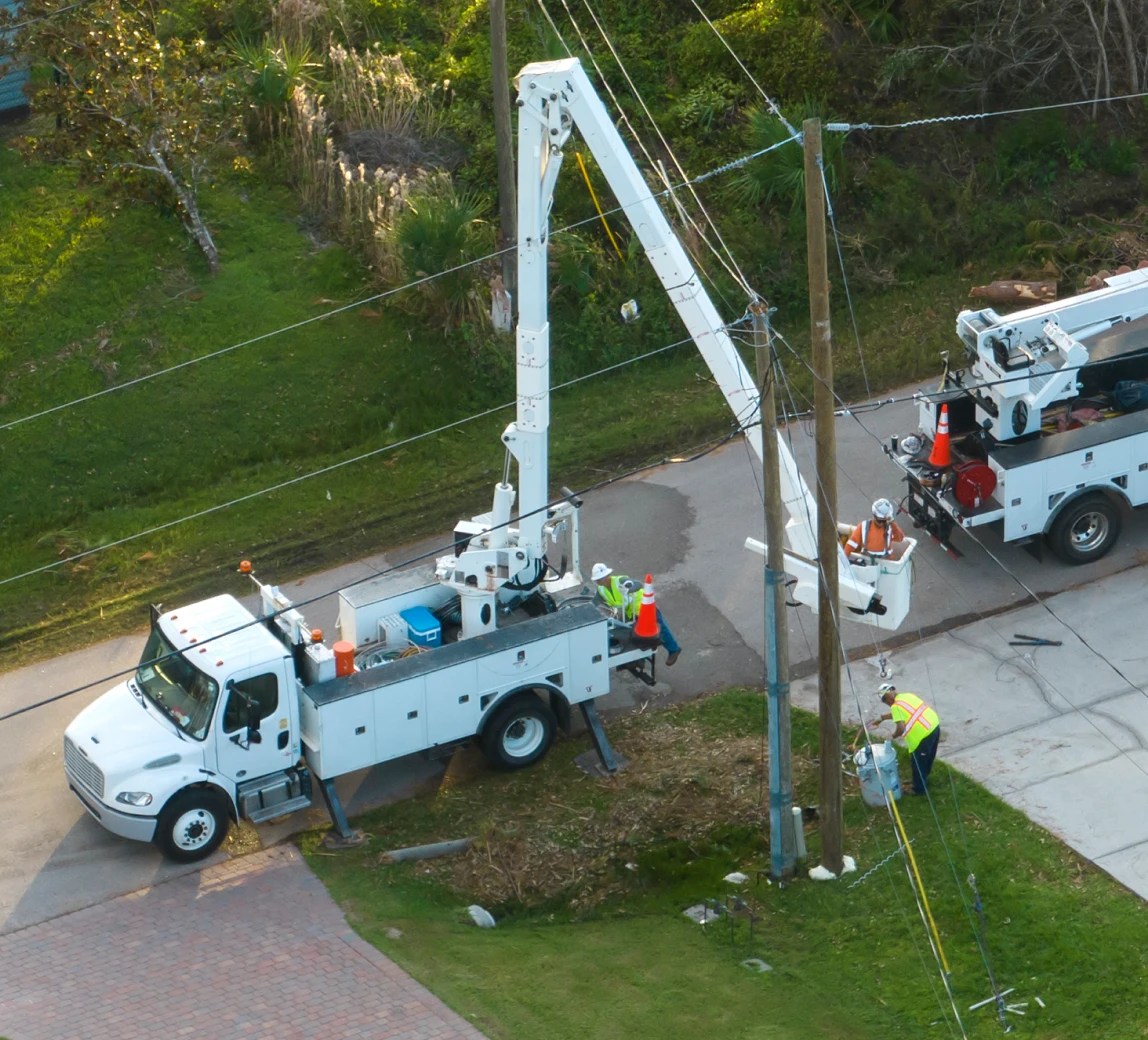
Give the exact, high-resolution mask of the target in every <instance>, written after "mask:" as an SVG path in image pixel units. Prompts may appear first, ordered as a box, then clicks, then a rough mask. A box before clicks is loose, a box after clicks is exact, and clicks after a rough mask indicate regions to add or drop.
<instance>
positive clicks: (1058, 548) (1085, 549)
mask: <svg viewBox="0 0 1148 1040" xmlns="http://www.w3.org/2000/svg"><path fill="white" fill-rule="evenodd" d="M1122 523H1123V519H1122V517H1121V515H1120V508H1119V506H1117V505H1116V503H1115V502H1113V501H1112V500H1111V499H1110V498H1107V497H1106V496H1104V495H1087V496H1085V497H1084V498H1078V499H1077V500H1076V501H1075V502H1070V503H1069V504H1068V505H1067V506H1065V507H1064V509H1063V510H1061V512H1060V515H1059V516H1057V518H1056V520H1055V521H1054V522H1053V525H1052V527H1051V529H1050V530H1049V532H1048V544H1049V547H1050V548H1051V549H1052V551H1053V552H1054V553H1056V555H1057V556H1059V557H1060V558H1061V559H1062V560H1064V561H1065V562H1066V563H1091V562H1092V561H1093V560H1099V559H1100V558H1101V557H1102V556H1104V555H1105V554H1107V553H1108V551H1109V550H1110V549H1111V548H1112V547H1113V546H1114V545H1115V544H1116V540H1117V539H1118V538H1119V537H1120V528H1121V526H1122Z"/></svg>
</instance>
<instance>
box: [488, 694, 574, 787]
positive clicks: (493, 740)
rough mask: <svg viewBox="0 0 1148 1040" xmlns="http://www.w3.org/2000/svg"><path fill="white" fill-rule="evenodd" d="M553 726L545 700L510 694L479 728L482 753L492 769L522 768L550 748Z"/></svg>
mask: <svg viewBox="0 0 1148 1040" xmlns="http://www.w3.org/2000/svg"><path fill="white" fill-rule="evenodd" d="M557 728H558V722H557V720H556V719H555V718H554V712H553V711H551V710H550V705H548V704H547V703H546V702H545V701H543V700H541V699H539V698H538V697H536V696H535V695H534V694H524V695H519V696H515V697H511V698H510V700H508V701H506V702H505V703H504V704H502V705H501V706H499V707H498V708H496V709H495V712H494V714H493V715H492V716H491V717H490V721H489V722H488V723H487V724H486V726H485V727H484V728H483V731H482V750H483V754H485V755H486V757H487V759H488V760H489V761H490V764H491V765H492V766H494V767H495V768H496V769H525V768H526V767H527V766H530V765H533V764H534V763H535V762H537V761H538V760H539V759H540V758H542V756H543V755H545V754H546V752H547V751H549V750H550V745H551V744H553V743H554V733H555V730H556V729H557Z"/></svg>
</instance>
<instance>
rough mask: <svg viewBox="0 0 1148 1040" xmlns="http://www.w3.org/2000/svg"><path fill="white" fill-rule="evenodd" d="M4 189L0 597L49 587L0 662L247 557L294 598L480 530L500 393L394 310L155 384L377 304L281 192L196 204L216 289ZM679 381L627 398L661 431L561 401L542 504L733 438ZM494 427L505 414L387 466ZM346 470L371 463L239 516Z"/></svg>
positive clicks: (11, 602)
mask: <svg viewBox="0 0 1148 1040" xmlns="http://www.w3.org/2000/svg"><path fill="white" fill-rule="evenodd" d="M0 183H2V184H3V185H4V191H3V192H0V257H4V260H3V261H0V374H2V376H3V389H2V391H0V424H4V423H16V425H14V426H11V427H9V428H7V429H4V430H0V435H2V436H3V438H4V457H5V461H6V465H5V477H6V488H5V496H4V502H3V504H2V505H0V520H2V521H3V525H4V530H5V539H4V541H3V543H2V544H0V576H2V577H4V578H12V577H15V576H19V575H23V574H25V573H26V572H29V571H37V570H39V569H41V568H45V567H51V568H52V569H50V570H47V571H46V572H43V573H38V574H34V575H32V576H29V577H25V578H20V579H19V580H15V581H6V582H4V583H3V584H0V613H2V615H3V616H4V618H5V622H6V624H5V626H4V631H3V633H2V634H0V660H3V661H5V662H6V663H14V662H15V661H17V660H21V659H26V658H28V657H31V656H42V655H44V654H48V653H52V652H55V651H57V650H59V649H61V648H66V647H71V646H74V645H77V644H80V643H85V642H91V641H93V640H95V639H98V638H104V637H106V636H107V635H109V634H111V633H113V632H116V631H120V630H123V629H124V628H125V627H132V626H135V625H138V624H139V623H140V621H141V620H142V619H143V618H144V617H145V616H146V615H145V610H144V607H145V606H146V603H147V602H148V601H154V600H160V599H168V600H169V601H170V600H173V599H186V598H191V597H193V596H196V595H199V594H201V593H203V592H205V591H206V590H207V589H209V588H213V587H214V588H218V587H220V586H221V585H226V579H227V575H229V574H232V573H233V571H234V567H235V563H236V561H237V560H238V559H240V558H241V557H243V556H253V557H255V559H256V562H257V563H258V564H259V565H260V568H261V571H262V573H263V574H265V575H267V576H269V577H271V576H274V577H275V579H277V580H286V579H287V578H288V577H289V576H290V575H291V574H292V573H294V574H298V573H299V572H300V571H303V572H309V571H312V570H315V569H318V568H320V567H322V566H323V565H326V564H332V563H336V562H343V561H345V560H346V559H348V558H352V557H353V556H354V555H355V554H356V553H365V552H370V551H378V550H379V549H380V548H383V547H392V548H393V547H394V546H395V545H396V544H402V543H403V542H405V541H409V540H413V539H415V538H417V537H421V536H423V535H425V534H427V533H433V532H436V531H441V532H443V533H444V536H445V533H446V532H448V531H449V530H450V529H451V527H453V523H454V521H455V520H456V519H457V518H458V517H459V516H462V515H470V514H472V513H474V512H477V511H481V510H484V509H486V508H489V494H490V491H489V488H490V486H491V485H492V484H494V483H495V482H496V481H497V480H498V479H500V477H501V464H502V454H503V452H502V449H501V445H500V443H499V436H500V433H501V431H502V428H503V427H504V426H505V425H506V423H507V422H508V421H509V420H510V419H511V418H512V417H513V407H512V404H513V400H514V389H513V376H512V373H511V372H510V370H509V369H506V370H505V371H504V372H503V375H502V376H501V377H500V378H490V379H483V378H481V373H480V374H479V376H477V377H476V373H475V371H474V365H475V362H474V361H473V360H472V359H471V357H470V356H469V354H468V348H467V346H466V345H465V344H462V343H455V342H452V341H451V340H450V339H449V338H448V337H444V336H443V335H441V334H440V333H438V332H437V331H434V330H433V329H428V328H423V327H419V326H418V325H416V324H413V323H412V322H411V321H410V320H409V319H407V318H406V317H405V315H403V314H402V313H401V312H399V311H398V310H397V309H396V308H395V307H394V306H393V304H391V303H388V302H387V301H383V302H377V303H374V304H371V305H370V306H367V307H361V308H356V309H353V310H350V311H348V312H345V313H343V314H339V315H336V316H334V317H331V318H327V319H325V320H321V321H315V322H311V323H310V324H306V325H304V326H303V327H301V328H297V329H295V330H294V331H290V332H285V333H282V334H279V335H275V336H272V337H270V338H266V339H261V340H258V341H256V342H253V343H250V344H248V345H246V346H242V347H239V348H238V349H234V350H230V351H227V352H226V353H224V354H223V355H222V356H220V357H217V358H214V359H212V360H209V361H205V362H202V363H198V364H193V365H190V366H189V367H187V368H184V369H181V370H179V371H176V372H174V373H171V374H167V375H164V376H161V377H159V378H156V379H154V380H147V379H146V377H147V376H148V375H150V374H152V373H155V372H158V371H160V370H161V369H164V368H168V367H171V366H173V365H179V364H181V363H184V362H187V361H190V360H192V359H194V358H196V357H199V356H201V355H204V354H208V353H211V352H215V351H220V350H225V349H226V348H229V347H232V346H233V345H235V344H240V343H243V342H245V341H247V340H250V339H253V338H257V337H260V336H263V335H265V334H267V333H271V332H274V331H275V330H278V329H282V328H286V327H288V326H292V325H296V324H298V323H301V322H307V321H308V320H309V319H313V318H315V317H317V316H320V315H323V314H325V313H326V312H328V311H331V310H333V309H335V308H337V307H339V306H342V305H344V304H348V303H352V302H354V301H356V300H360V299H362V298H363V297H364V296H366V295H369V291H368V289H367V284H366V279H365V277H364V272H362V271H361V269H360V268H359V267H358V265H357V264H356V263H355V262H354V261H353V260H352V259H351V258H350V257H349V256H348V255H347V254H346V253H345V252H344V251H343V250H342V249H340V248H339V247H337V246H335V245H331V244H326V243H317V242H316V241H315V239H314V236H313V235H311V234H309V233H308V231H307V229H306V228H305V227H304V226H303V225H302V223H301V221H300V220H298V219H296V218H295V217H294V216H293V213H294V207H293V203H292V201H291V199H290V198H289V197H288V196H287V195H286V193H285V192H283V191H282V190H281V189H279V188H277V187H276V186H275V185H273V184H271V185H268V184H266V183H264V182H263V180H262V179H260V178H259V177H256V176H249V177H242V176H240V175H238V174H237V175H236V178H235V179H234V180H232V181H230V182H227V183H224V184H222V185H220V186H218V187H217V188H215V189H213V190H211V191H210V192H208V193H207V194H206V195H205V197H204V199H203V202H204V209H205V212H206V213H207V214H208V215H209V220H210V222H211V226H212V228H213V231H214V233H215V236H216V238H217V240H218V243H219V245H220V249H221V251H222V254H223V259H224V265H223V271H222V272H221V273H220V274H219V275H218V276H217V277H215V278H211V277H209V276H208V275H207V274H206V271H205V269H204V266H203V264H202V263H201V262H200V261H199V259H198V257H197V256H196V255H195V254H194V252H193V251H192V250H191V249H190V248H189V247H188V244H187V242H186V240H185V238H184V236H183V233H182V231H181V229H180V228H179V226H178V223H177V222H176V221H175V220H174V219H172V218H170V217H168V216H165V215H163V214H160V213H156V212H154V211H152V210H150V209H148V208H146V207H143V206H139V205H134V204H129V203H126V202H125V203H122V204H112V203H111V202H110V201H109V199H108V197H107V196H106V195H104V194H101V193H100V192H98V191H97V190H95V189H92V188H89V187H87V186H85V185H82V184H78V183H77V182H76V179H75V177H74V175H73V173H72V172H71V171H70V170H68V169H66V168H63V167H52V168H49V167H45V166H37V165H25V164H24V163H23V161H22V160H21V159H20V158H19V157H18V156H17V155H16V153H14V152H12V151H9V150H4V149H0ZM506 349H507V350H508V351H509V350H510V349H511V347H510V345H509V341H508V343H507V347H506ZM691 355H692V351H691V352H687V351H683V352H682V357H681V358H680V359H679V360H678V361H677V362H676V363H672V364H669V365H661V366H645V367H644V370H643V371H642V372H641V373H638V374H636V375H630V376H624V377H623V378H622V379H621V380H620V392H622V393H624V394H627V395H629V394H633V395H636V396H635V399H640V398H642V397H644V398H646V399H648V400H650V401H651V402H661V401H665V400H670V399H673V401H674V403H675V408H676V409H677V411H678V414H679V421H678V422H677V423H676V424H675V425H674V426H673V427H664V426H657V427H654V426H652V425H651V424H648V423H643V422H642V420H641V417H640V416H638V415H636V414H623V415H619V416H617V417H611V418H610V419H609V420H608V421H607V422H602V421H601V420H600V415H599V414H598V413H597V412H591V411H588V410H587V408H586V403H585V391H584V390H581V391H579V392H578V393H575V392H563V391H558V392H556V393H555V395H554V402H553V423H554V437H553V445H552V448H553V452H552V455H553V472H554V474H555V479H556V482H562V483H568V484H570V485H572V486H584V485H585V484H586V483H588V482H589V481H591V480H597V479H600V478H601V476H602V475H603V472H602V460H603V459H608V458H614V459H615V460H616V459H618V458H619V457H621V458H622V459H623V462H624V463H625V462H628V461H631V460H644V459H647V458H660V457H661V456H662V455H663V454H664V453H665V452H667V451H673V450H677V448H678V447H679V446H680V445H682V444H683V442H684V443H687V444H688V443H693V442H694V438H701V437H703V436H708V435H710V434H712V432H713V431H714V430H718V429H721V428H722V427H724V426H727V425H728V422H729V420H728V418H727V417H726V416H725V414H724V410H723V405H722V404H721V401H720V398H719V397H718V396H717V395H716V394H715V393H713V392H708V393H707V392H706V391H705V388H704V387H702V388H701V389H700V390H698V389H692V390H690V391H689V392H687V393H686V394H684V395H683V394H679V393H677V392H676V390H675V386H676V384H679V383H681V382H683V381H685V380H686V379H688V378H689V376H688V375H686V373H688V372H692V370H693V368H695V367H697V366H696V362H695V361H694V359H693V357H692V356H691ZM140 379H143V380H145V381H142V382H139V383H137V384H136V385H133V386H128V387H127V388H126V389H122V390H117V391H116V392H114V393H110V394H106V395H105V396H97V397H95V399H93V400H89V401H87V402H86V403H84V404H81V405H79V406H77V407H73V408H66V409H63V410H60V411H52V409H54V408H56V407H58V406H59V405H61V404H65V403H67V402H69V401H72V400H74V399H77V398H82V397H88V396H90V395H99V394H101V393H102V392H103V391H106V390H109V389H111V388H115V387H120V386H124V384H127V383H130V382H131V381H132V380H140ZM500 403H506V404H510V405H511V407H509V408H507V409H505V410H504V411H501V412H499V413H498V414H496V415H493V416H489V417H486V418H484V419H480V420H476V421H474V422H472V423H469V424H468V425H466V426H464V427H461V428H459V429H455V430H451V431H449V432H446V433H443V434H440V435H437V436H435V437H432V438H427V439H425V440H422V441H418V442H416V443H413V444H408V445H405V446H399V447H392V446H393V445H395V444H396V443H397V442H400V441H402V440H404V439H406V438H410V437H413V436H417V435H419V434H422V433H424V432H426V431H430V430H433V429H435V428H437V427H439V426H440V425H442V424H444V423H450V422H453V421H457V420H459V419H463V418H466V417H468V416H471V415H473V414H475V413H478V412H481V411H484V410H486V409H489V408H490V407H491V406H492V405H496V404H500ZM41 412H46V414H43V415H39V417H37V418H34V419H32V420H30V421H24V420H26V419H27V418H28V417H29V416H37V415H38V414H39V413H41ZM583 433H585V434H586V435H587V436H586V438H585V439H583V437H582V434H583ZM623 446H624V447H623ZM370 453H374V454H370ZM360 455H370V457H368V458H366V459H364V460H363V461H360V462H357V463H355V464H353V465H347V466H341V467H339V468H336V469H334V470H332V471H331V472H329V473H327V474H325V475H323V476H322V477H317V478H314V479H308V480H303V481H301V482H298V483H292V484H290V486H288V487H285V488H284V489H283V490H281V491H278V492H276V493H275V494H273V495H258V496H257V497H254V498H250V499H249V500H247V501H238V502H237V500H241V499H244V498H245V497H246V496H252V495H257V493H258V492H260V491H262V490H263V489H266V488H269V487H275V486H278V485H280V484H285V483H287V482H291V481H295V480H297V478H299V477H300V476H303V475H305V474H308V473H310V472H313V471H316V470H319V469H323V468H325V467H331V466H338V464H340V463H342V462H344V461H345V460H347V459H351V458H355V457H357V456H360ZM592 467H593V469H592ZM592 473H593V475H591V474H592ZM228 502H237V504H234V505H232V506H230V507H228V508H227V509H224V510H220V511H217V512H213V513H211V514H210V515H208V516H205V517H203V518H201V519H197V520H194V521H190V522H186V523H182V524H179V525H178V526H171V527H166V528H165V529H164V530H162V531H160V532H159V533H157V534H154V535H150V536H148V537H146V538H140V539H136V540H132V541H130V542H128V543H127V544H125V545H123V546H122V547H120V548H116V549H111V550H108V551H103V552H100V553H97V554H95V555H92V556H89V557H86V558H84V559H83V560H80V561H77V562H76V563H74V564H68V565H67V566H62V567H61V566H55V567H52V565H53V564H57V563H59V561H60V560H62V559H65V558H68V557H71V556H74V555H76V554H79V553H84V552H86V551H88V550H90V549H93V548H96V547H99V546H101V545H105V544H107V543H110V542H115V541H118V540H120V539H123V538H125V537H128V536H131V535H134V534H136V533H137V532H141V531H147V530H150V529H153V528H158V527H164V525H167V524H170V523H171V521H173V520H177V519H179V518H182V517H186V516H189V515H192V514H194V513H197V512H200V511H203V510H209V509H213V508H214V507H218V506H219V505H221V504H223V503H228Z"/></svg>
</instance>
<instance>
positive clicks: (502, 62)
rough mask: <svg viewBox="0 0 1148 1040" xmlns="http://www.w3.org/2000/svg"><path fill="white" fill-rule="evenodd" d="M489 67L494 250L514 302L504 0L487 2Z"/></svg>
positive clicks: (515, 264) (511, 158)
mask: <svg viewBox="0 0 1148 1040" xmlns="http://www.w3.org/2000/svg"><path fill="white" fill-rule="evenodd" d="M490 64H491V78H492V80H493V91H492V93H493V95H494V147H495V152H496V153H497V155H498V248H499V249H504V250H506V252H504V253H503V254H502V284H503V285H505V286H506V288H507V289H508V290H509V291H510V298H511V300H512V301H513V300H517V299H518V257H517V256H516V255H515V251H514V250H513V249H512V248H510V247H512V246H513V245H514V244H515V242H517V240H518V229H517V228H516V227H515V220H516V213H517V208H518V204H517V201H516V199H515V187H514V186H515V181H514V128H513V127H512V126H511V123H510V67H509V65H508V64H507V58H506V0H490Z"/></svg>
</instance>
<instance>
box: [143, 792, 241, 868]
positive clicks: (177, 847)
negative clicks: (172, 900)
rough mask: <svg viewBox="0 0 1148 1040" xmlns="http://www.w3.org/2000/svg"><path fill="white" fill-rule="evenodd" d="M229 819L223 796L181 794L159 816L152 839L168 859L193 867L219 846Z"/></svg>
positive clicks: (228, 825)
mask: <svg viewBox="0 0 1148 1040" xmlns="http://www.w3.org/2000/svg"><path fill="white" fill-rule="evenodd" d="M230 826H231V817H230V815H229V814H228V811H227V803H226V802H225V801H224V799H223V796H222V795H219V794H216V793H215V792H213V791H200V790H191V791H181V792H180V793H179V794H177V795H176V796H175V797H174V798H172V800H171V801H170V802H168V803H167V805H165V806H164V809H163V812H161V813H160V814H159V821H158V824H157V826H156V831H155V838H154V839H153V840H154V842H155V844H156V846H157V847H158V848H159V850H160V852H162V853H163V854H164V855H165V856H167V858H168V859H172V860H175V862H176V863H195V862H197V861H199V860H201V859H206V858H207V857H208V856H210V855H211V854H212V853H213V852H214V851H215V850H216V849H217V848H219V846H220V845H221V844H222V843H223V839H224V838H226V837H227V830H228V828H229V827H230Z"/></svg>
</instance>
